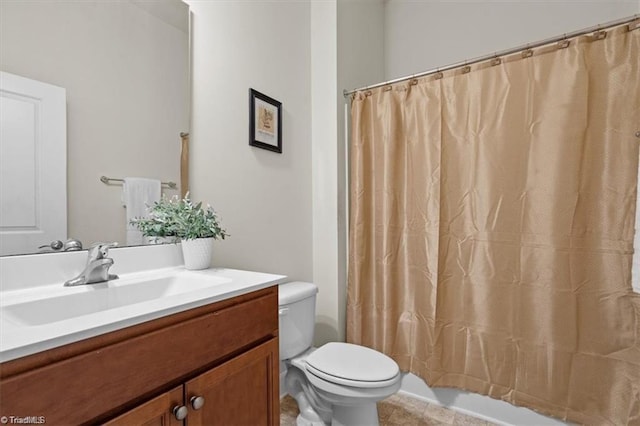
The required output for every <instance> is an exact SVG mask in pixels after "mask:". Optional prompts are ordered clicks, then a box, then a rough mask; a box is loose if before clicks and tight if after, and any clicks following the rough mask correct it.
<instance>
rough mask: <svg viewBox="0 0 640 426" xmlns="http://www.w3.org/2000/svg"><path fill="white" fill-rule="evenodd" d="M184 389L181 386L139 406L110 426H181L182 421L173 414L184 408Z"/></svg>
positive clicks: (109, 425)
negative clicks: (174, 410) (177, 409)
mask: <svg viewBox="0 0 640 426" xmlns="http://www.w3.org/2000/svg"><path fill="white" fill-rule="evenodd" d="M182 390H183V387H182V386H179V387H177V388H175V389H173V390H172V391H170V392H166V393H163V394H162V395H160V396H158V397H156V398H153V399H152V400H150V401H147V402H145V403H144V404H142V405H139V406H137V407H136V408H134V409H133V410H130V411H127V412H126V413H124V414H122V415H120V416H118V417H116V418H115V419H113V420H111V421H108V422H107V423H105V425H108V426H131V425H141V426H180V425H182V420H178V419H177V418H176V417H175V415H174V414H173V408H174V407H181V406H183V403H182V401H183V396H182Z"/></svg>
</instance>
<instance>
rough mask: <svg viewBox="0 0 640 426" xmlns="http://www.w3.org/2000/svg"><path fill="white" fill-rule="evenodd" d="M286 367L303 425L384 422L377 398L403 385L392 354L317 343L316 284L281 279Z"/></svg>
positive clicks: (282, 343)
mask: <svg viewBox="0 0 640 426" xmlns="http://www.w3.org/2000/svg"><path fill="white" fill-rule="evenodd" d="M278 291H279V305H280V308H279V315H280V321H279V324H280V333H279V334H280V335H279V337H280V361H281V362H280V371H281V375H282V374H283V373H284V389H283V390H284V391H286V392H287V393H288V394H289V395H291V396H292V397H293V398H295V400H296V401H297V403H298V408H299V409H300V415H299V416H298V419H297V424H298V426H307V425H313V426H319V425H327V424H331V425H332V426H353V425H367V426H372V425H373V426H375V425H378V410H377V408H376V402H378V401H380V400H382V399H384V398H387V397H388V396H391V395H393V394H394V393H396V392H397V391H398V389H399V388H400V369H399V368H398V364H396V362H395V361H394V360H392V359H391V358H389V357H388V356H386V355H384V354H382V353H380V352H378V351H375V350H373V349H369V348H365V347H364V346H359V345H353V344H350V343H337V342H332V343H327V344H326V345H323V346H321V347H320V348H318V349H315V348H312V347H311V344H312V341H313V332H314V327H315V310H316V293H317V292H318V288H317V287H316V286H315V285H313V284H311V283H304V282H291V283H285V284H280V285H279V287H278Z"/></svg>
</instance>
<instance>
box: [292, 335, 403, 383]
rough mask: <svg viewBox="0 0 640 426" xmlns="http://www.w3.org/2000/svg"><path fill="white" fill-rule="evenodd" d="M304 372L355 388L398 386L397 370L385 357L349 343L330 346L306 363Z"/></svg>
mask: <svg viewBox="0 0 640 426" xmlns="http://www.w3.org/2000/svg"><path fill="white" fill-rule="evenodd" d="M305 369H306V371H307V372H308V373H309V374H312V375H314V376H316V377H318V378H320V379H323V380H325V381H328V382H331V383H335V384H339V385H343V386H350V387H355V388H380V387H386V386H390V385H393V384H395V383H397V382H398V379H399V375H400V370H399V368H398V365H397V364H396V363H395V361H393V360H392V359H391V358H389V357H388V356H386V355H384V354H382V353H380V352H378V351H375V350H373V349H369V348H366V347H364V346H359V345H353V344H350V343H339V342H331V343H327V344H326V345H324V346H322V347H321V348H319V349H317V350H315V351H314V352H313V353H311V354H310V355H309V356H308V357H307V359H306V365H305Z"/></svg>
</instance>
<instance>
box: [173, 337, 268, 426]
mask: <svg viewBox="0 0 640 426" xmlns="http://www.w3.org/2000/svg"><path fill="white" fill-rule="evenodd" d="M185 390H186V393H185V397H186V401H185V402H186V403H187V405H188V406H189V416H188V417H187V419H186V420H187V425H188V426H200V425H203V426H204V425H206V426H218V425H220V426H245V425H246V426H259V425H267V426H277V425H279V424H280V399H279V364H278V339H277V338H274V339H271V340H269V341H267V342H266V343H263V344H262V345H260V346H257V347H256V348H254V349H251V350H250V351H247V352H245V353H243V354H241V355H238V356H237V357H235V358H233V359H231V360H230V361H227V362H226V363H224V364H222V365H220V366H218V367H216V368H214V369H212V370H209V371H208V372H206V373H204V374H202V375H200V376H198V377H196V378H195V379H193V380H191V381H189V382H187V383H186V387H185ZM197 397H202V398H204V404H203V405H202V407H200V408H199V409H194V407H193V405H192V403H191V401H192V400H193V398H197ZM199 402H201V400H200V401H199Z"/></svg>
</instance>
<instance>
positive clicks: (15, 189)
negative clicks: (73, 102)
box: [0, 72, 67, 255]
mask: <svg viewBox="0 0 640 426" xmlns="http://www.w3.org/2000/svg"><path fill="white" fill-rule="evenodd" d="M66 133H67V127H66V91H65V89H63V88H61V87H57V86H53V85H51V84H47V83H44V82H40V81H37V80H31V79H28V78H24V77H20V76H17V75H14V74H9V73H6V72H0V255H8V254H18V253H30V252H34V251H37V250H38V247H39V246H42V245H46V244H50V243H51V241H54V240H59V239H66V236H67V171H66V170H67V134H66Z"/></svg>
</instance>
